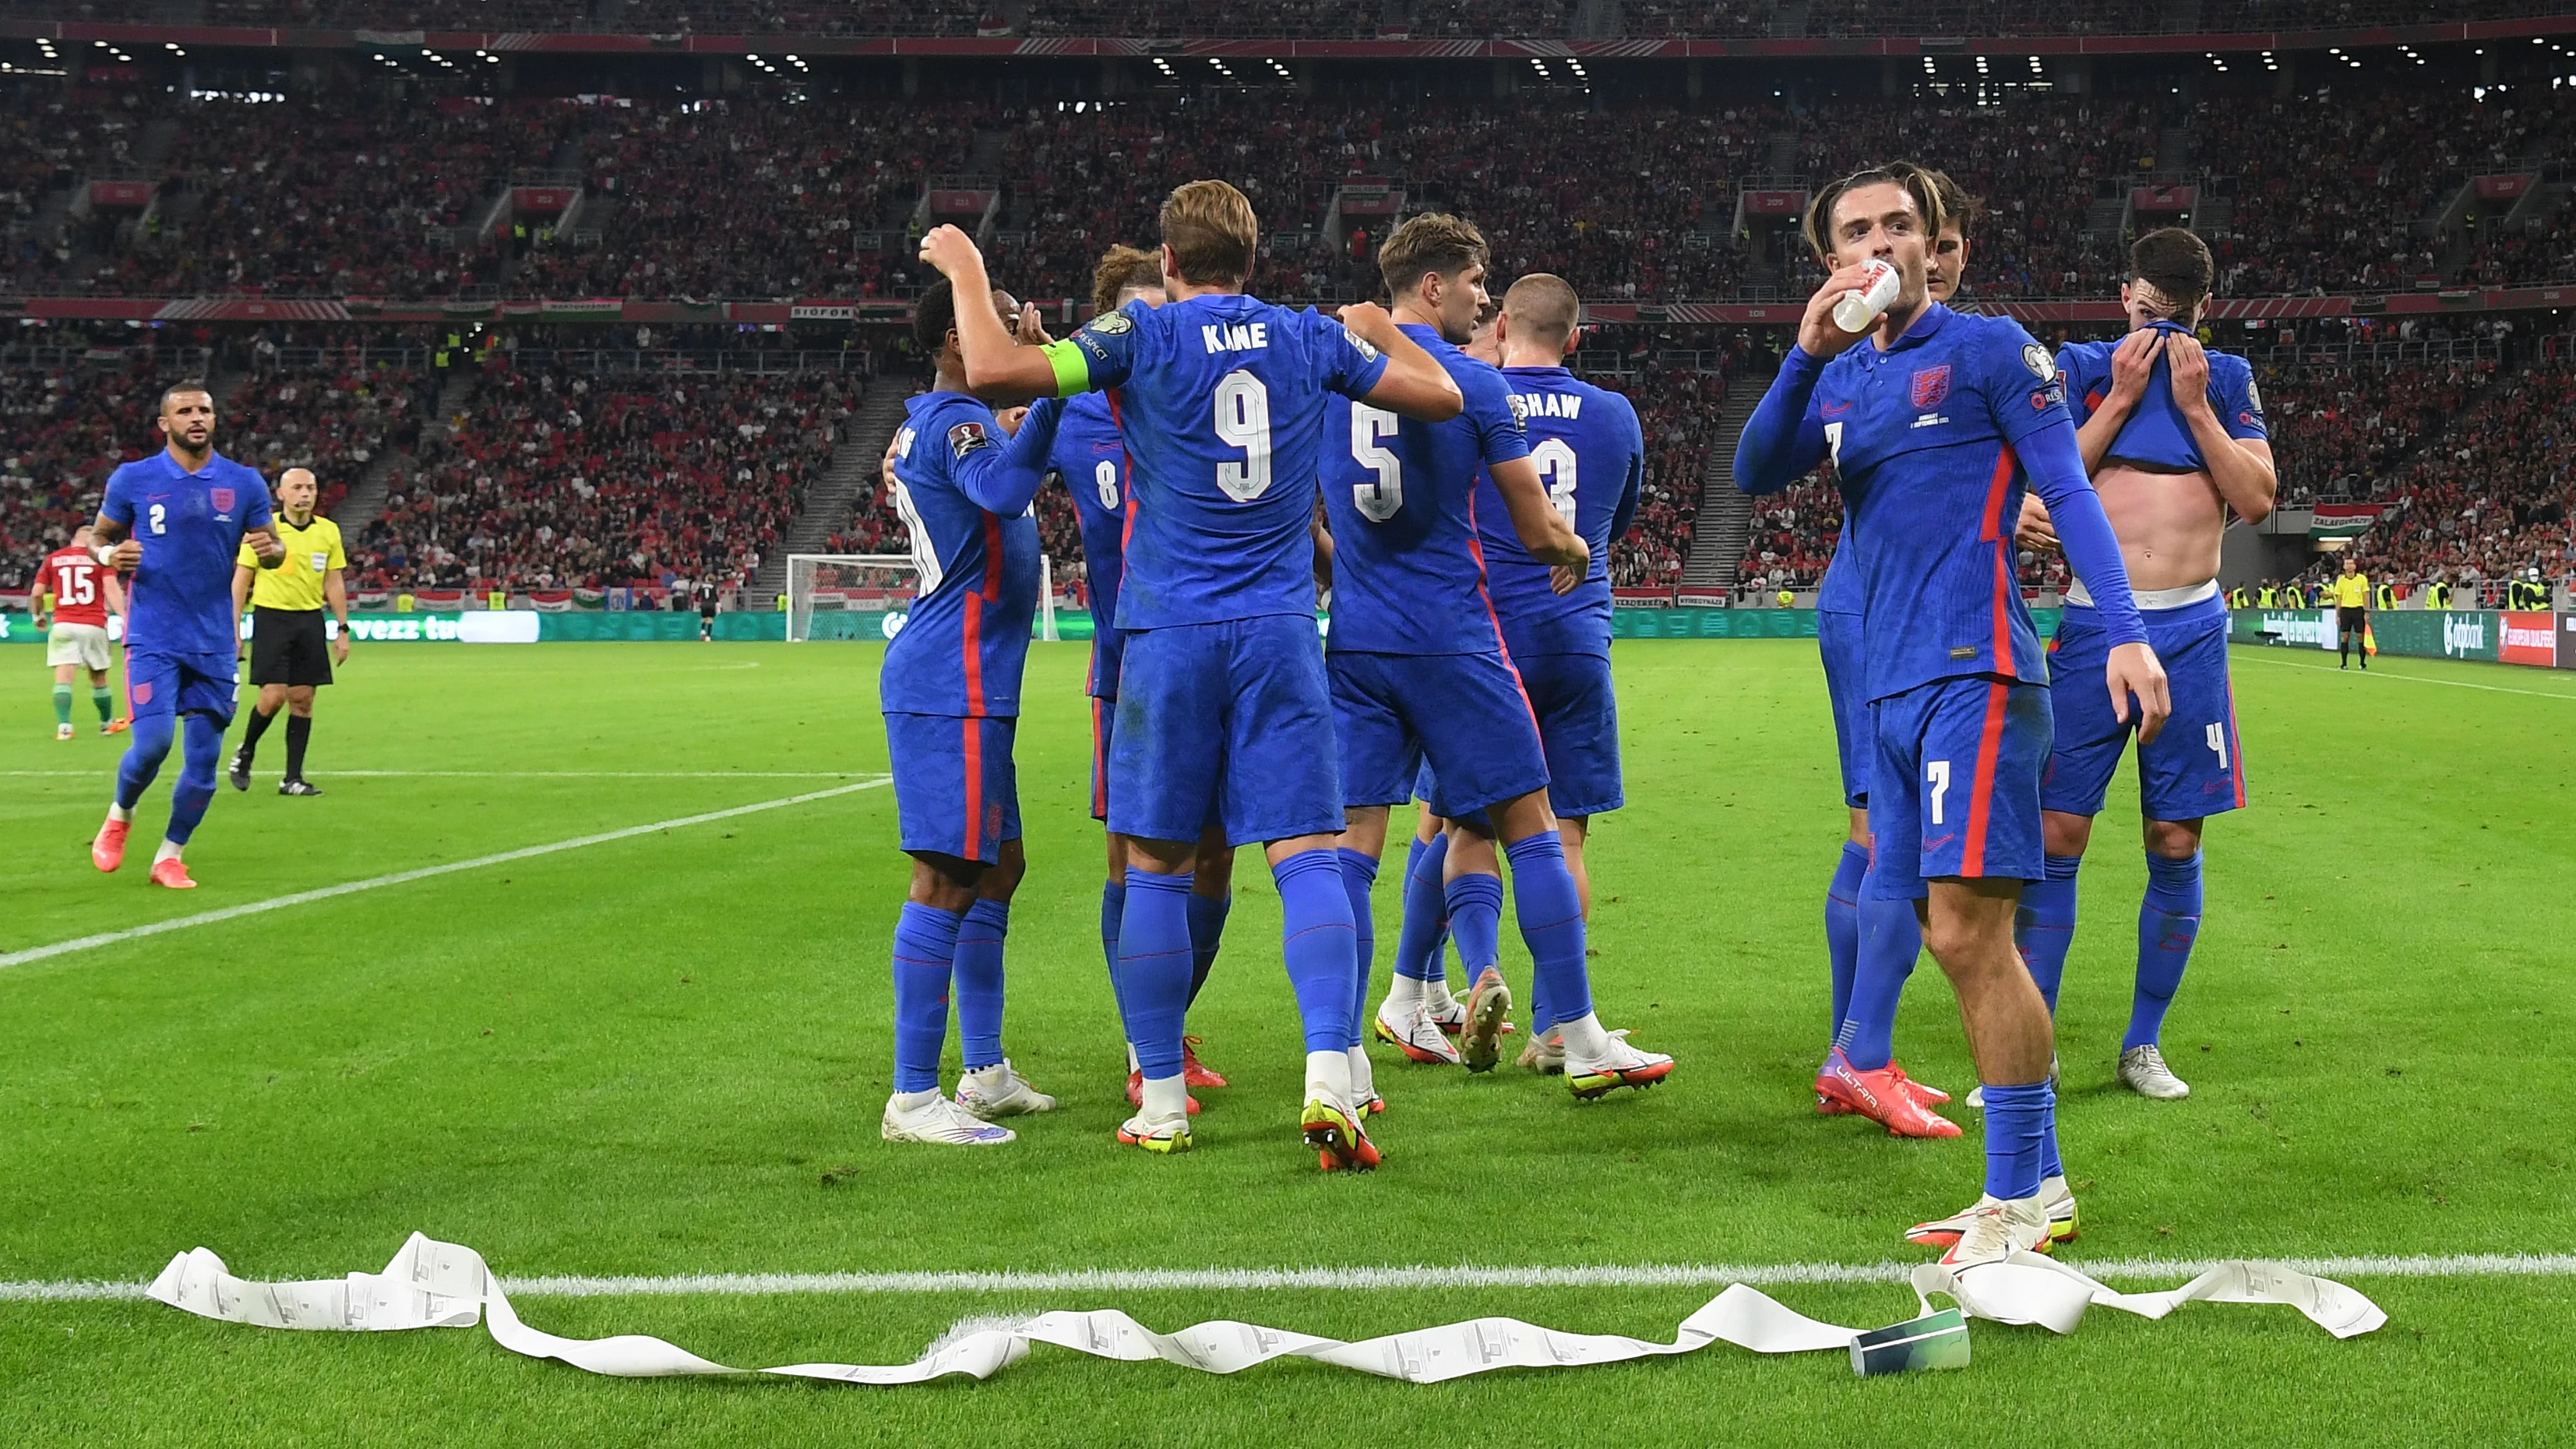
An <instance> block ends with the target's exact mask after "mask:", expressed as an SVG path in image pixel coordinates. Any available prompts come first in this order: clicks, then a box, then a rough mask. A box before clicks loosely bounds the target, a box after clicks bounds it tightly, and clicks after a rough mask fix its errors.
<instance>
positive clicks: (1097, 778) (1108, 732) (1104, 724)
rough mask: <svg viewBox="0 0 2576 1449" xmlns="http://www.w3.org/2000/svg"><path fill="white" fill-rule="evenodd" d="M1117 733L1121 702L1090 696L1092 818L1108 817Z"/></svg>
mask: <svg viewBox="0 0 2576 1449" xmlns="http://www.w3.org/2000/svg"><path fill="white" fill-rule="evenodd" d="M1117 732H1118V701H1116V700H1114V699H1102V698H1101V697H1100V696H1099V695H1096V694H1095V695H1093V696H1092V697H1091V818H1092V819H1094V820H1107V819H1108V818H1109V739H1110V736H1112V735H1114V734H1116V733H1117Z"/></svg>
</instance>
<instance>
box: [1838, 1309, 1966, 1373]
mask: <svg viewBox="0 0 2576 1449" xmlns="http://www.w3.org/2000/svg"><path fill="white" fill-rule="evenodd" d="M1851 1356H1852V1372H1853V1373H1856V1374H1858V1375H1860V1376H1861V1377H1862V1378H1865V1379H1873V1378H1877V1377H1878V1376H1879V1375H1881V1374H1902V1373H1912V1372H1914V1371H1915V1370H1917V1369H1962V1368H1966V1367H1967V1366H1968V1320H1967V1319H1966V1318H1964V1317H1962V1316H1961V1315H1960V1313H1959V1310H1958V1309H1956V1308H1944V1309H1942V1310H1941V1311H1940V1312H1938V1313H1930V1314H1926V1315H1924V1316H1923V1317H1921V1318H1911V1319H1908V1320H1906V1321H1905V1322H1903V1323H1898V1324H1892V1325H1890V1326H1888V1327H1886V1328H1879V1329H1873V1330H1871V1331H1870V1332H1868V1333H1864V1334H1861V1335H1859V1336H1858V1337H1856V1338H1854V1339H1853V1340H1852V1343H1851Z"/></svg>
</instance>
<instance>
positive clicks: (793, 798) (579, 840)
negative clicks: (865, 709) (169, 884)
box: [0, 775, 893, 967]
mask: <svg viewBox="0 0 2576 1449" xmlns="http://www.w3.org/2000/svg"><path fill="white" fill-rule="evenodd" d="M891 783H893V777H892V776H890V775H879V776H876V777H874V778H871V779H865V780H860V781H857V782H855V783H853V784H848V785H836V786H834V787H833V788H831V789H829V790H809V791H807V792H806V793H804V794H802V795H788V796H783V797H781V798H779V799H776V800H761V801H757V802H755V803H753V804H750V805H736V806H734V807H732V808H731V809H729V810H710V811H708V812H706V813H705V814H703V815H683V816H680V817H678V818H677V819H672V820H656V821H654V822H653V823H652V824H650V825H629V826H627V827H626V828H625V829H623V830H610V831H604V832H602V833H600V834H598V835H583V836H578V837H576V838H574V839H571V840H558V841H555V842H554V843H552V844H550V845H531V846H527V847H525V848H524V849H520V850H505V851H502V852H501V853H500V854H498V855H480V856H476V857H475V858H474V859H472V860H452V861H449V862H447V863H446V864H444V865H427V866H422V867H421V868H420V869H418V870H404V871H396V872H395V873H393V874H392V875H379V876H372V877H369V878H368V879H366V880H353V881H348V882H346V883H344V884H341V885H335V886H323V887H321V888H320V889H318V890H309V891H297V892H295V893H294V894H293V895H284V896H274V897H271V898H270V899H268V900H264V901H249V902H246V903H244V904H242V905H238V906H226V907H224V908H223V909H222V910H219V911H203V912H200V913H198V914H196V915H193V916H179V917H176V918H174V919H171V920H167V921H152V922H148V923H146V924H144V925H140V926H133V927H129V928H127V929H125V930H122V931H107V932H102V933H101V934H99V935H95V936H82V937H79V938H77V939H75V940H70V941H57V942H55V943H53V944H52V945H50V946H30V947H28V948H27V949H26V950H24V951H11V952H8V953H7V954H5V955H0V967H6V966H24V965H26V964H27V963H29V962H31V961H42V960H45V959H47V958H49V957H54V956H67V955H70V954H71V953H72V952H74V951H87V950H91V949H93V948H95V947H99V946H113V945H116V944H117V943H119V942H122V941H132V940H136V939H138V938H140V937H144V936H158V935H160V934H162V933H163V932H165V931H182V930H186V929H187V928H188V927H190V926H210V925H213V924H215V923H216V922H218V921H231V920H238V919H240V918H241V917H243V916H255V915H258V914H260V913H261V912H263V911H276V910H284V909H285V908H286V907H288V906H300V905H304V904H306V903H308V902H311V901H324V900H329V899H330V898H332V897H333V896H345V895H354V894H356V893H357V892H359V891H371V890H375V889H377V888H379V887H382V886H391V885H403V884H406V883H408V882H411V881H416V880H428V879H429V878H431V877H432V876H441V875H454V874H455V873H456V872H458V871H461V870H480V869H481V868H483V867H484V866H487V865H506V864H508V863H509V862H511V861H514V860H528V859H531V858H533V857H535V856H540V855H553V854H555V853H556V852H558V851H564V850H579V849H581V848H582V847H584V846H590V845H606V844H608V843H609V842H611V841H616V840H631V839H633V838H634V837H636V836H638V835H653V834H657V833H659V832H661V831H665V830H677V829H679V828H680V827H682V826H684V825H706V824H709V823H711V822H714V821H718V820H731V819H733V818H734V817H736V816H739V815H756V814H759V813H760V812H761V811H763V810H776V809H780V808H782V807H784V806H788V805H803V804H807V803H809V802H811V801H815V800H829V799H831V798H832V797H833V796H835V795H847V794H851V793H853V792H854V791H859V790H878V789H883V788H884V787H885V786H887V785H888V784H891Z"/></svg>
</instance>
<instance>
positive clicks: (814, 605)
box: [787, 553, 1056, 643]
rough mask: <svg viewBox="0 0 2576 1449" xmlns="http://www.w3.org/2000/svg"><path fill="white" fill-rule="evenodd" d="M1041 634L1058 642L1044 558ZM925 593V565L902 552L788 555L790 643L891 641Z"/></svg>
mask: <svg viewBox="0 0 2576 1449" xmlns="http://www.w3.org/2000/svg"><path fill="white" fill-rule="evenodd" d="M1038 578H1039V589H1038V599H1039V603H1038V618H1037V621H1036V624H1037V627H1036V631H1035V632H1036V635H1037V637H1038V638H1040V639H1050V640H1051V639H1054V638H1055V637H1056V627H1055V609H1056V600H1055V568H1054V561H1053V560H1051V559H1048V558H1046V557H1045V556H1043V555H1041V556H1040V557H1039V559H1038ZM920 590H921V564H920V562H919V561H918V560H916V559H914V558H913V556H912V555H910V554H902V553H796V554H789V555H788V556H787V638H788V641H789V642H790V643H803V642H804V641H806V640H808V639H880V640H882V639H891V638H893V637H894V636H895V635H896V634H898V633H900V632H901V631H902V629H903V621H904V619H905V618H906V617H907V616H908V615H909V614H910V612H911V610H912V601H913V597H914V596H915V595H916V594H918V593H919V592H920Z"/></svg>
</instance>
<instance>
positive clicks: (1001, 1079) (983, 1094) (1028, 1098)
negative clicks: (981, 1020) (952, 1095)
mask: <svg viewBox="0 0 2576 1449" xmlns="http://www.w3.org/2000/svg"><path fill="white" fill-rule="evenodd" d="M957 1105H958V1106H960V1107H963V1108H965V1109H966V1110H967V1111H969V1112H972V1113H974V1114H975V1115H976V1116H978V1117H981V1118H983V1119H984V1120H985V1121H987V1122H994V1121H999V1120H1000V1119H1002V1118H1004V1117H1017V1116H1019V1115H1020V1114H1021V1113H1023V1112H1052V1111H1054V1110H1055V1098H1053V1097H1050V1096H1048V1095H1047V1094H1046V1093H1044V1092H1041V1091H1039V1090H1038V1089H1037V1088H1035V1087H1032V1086H1030V1085H1029V1083H1028V1079H1027V1078H1025V1077H1023V1076H1021V1075H1020V1074H1019V1073H1018V1072H1016V1071H1013V1070H1012V1069H1011V1059H1010V1058H1009V1057H1004V1058H1002V1060H1001V1062H1000V1064H999V1065H996V1066H990V1067H986V1068H984V1069H983V1070H982V1071H980V1072H968V1073H966V1074H965V1075H964V1076H961V1077H959V1078H958V1079H957Z"/></svg>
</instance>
